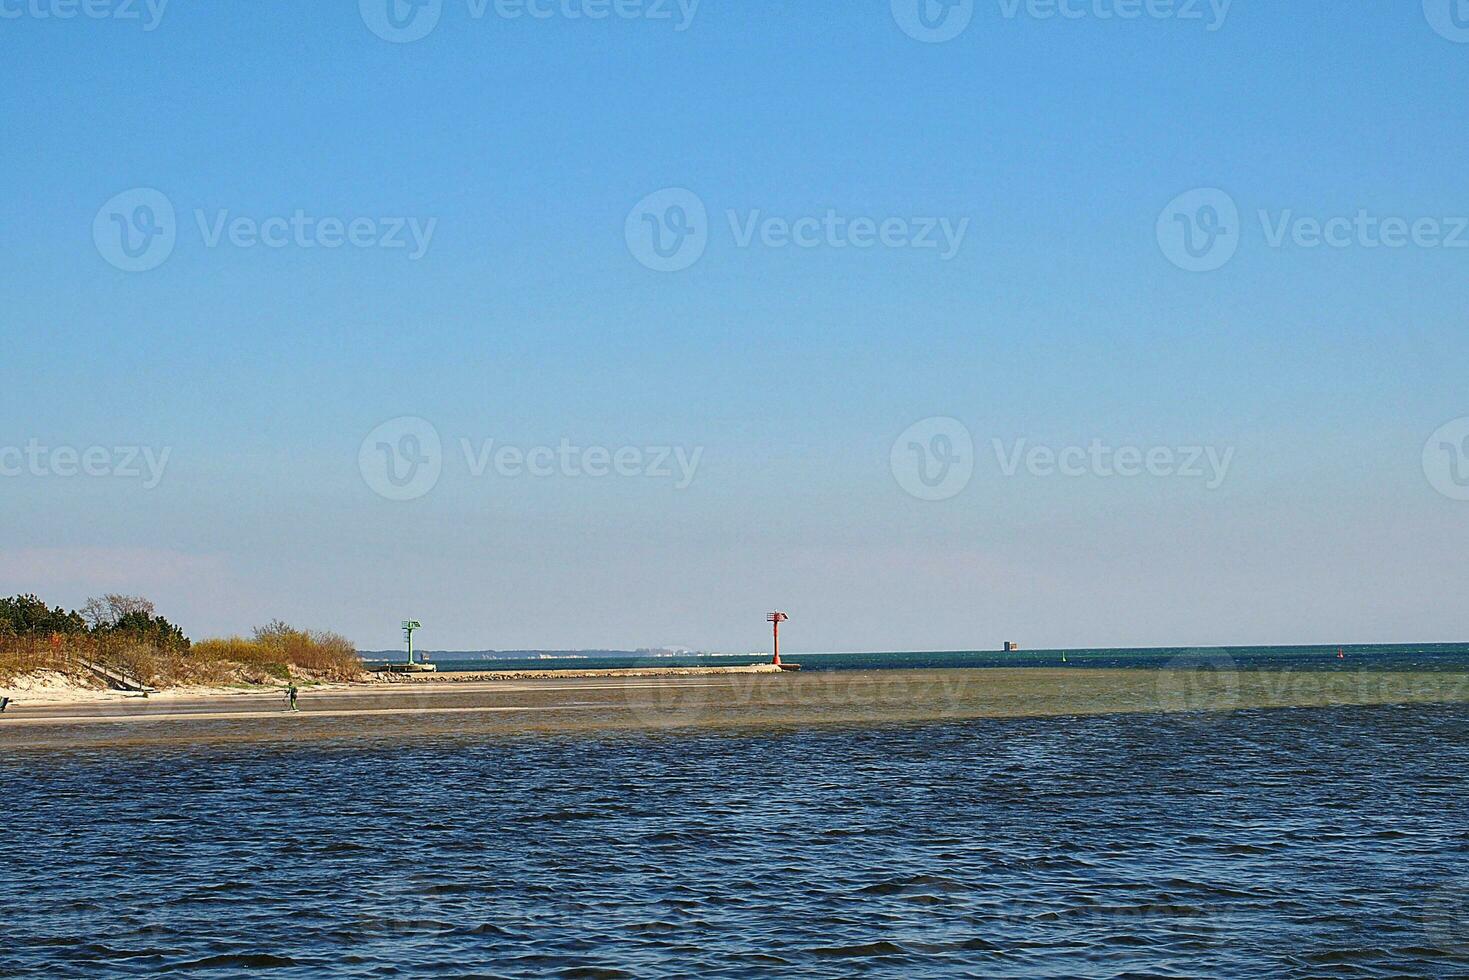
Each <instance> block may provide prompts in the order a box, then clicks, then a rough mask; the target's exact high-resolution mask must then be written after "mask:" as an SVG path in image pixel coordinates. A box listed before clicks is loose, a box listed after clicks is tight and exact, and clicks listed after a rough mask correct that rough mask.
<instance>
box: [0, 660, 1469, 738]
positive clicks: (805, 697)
mask: <svg viewBox="0 0 1469 980" xmlns="http://www.w3.org/2000/svg"><path fill="white" fill-rule="evenodd" d="M1466 701H1469V674H1465V673H1389V672H1378V671H1363V670H1347V669H1343V670H1339V671H1330V670H1322V671H1253V670H1241V671H1228V670H1226V671H1216V670H1208V669H1200V670H1151V669H1127V670H1110V669H1109V670H1087V669H1081V670H1066V669H1045V668H1019V669H1010V668H999V669H986V670H911V671H910V670H880V671H822V672H817V671H811V672H803V673H784V674H769V673H760V674H736V675H729V676H699V677H595V678H577V679H569V678H568V679H552V680H515V681H499V682H464V683H455V684H447V685H446V684H405V685H380V686H366V687H350V688H338V689H331V690H314V691H307V692H305V693H304V694H303V697H302V701H301V711H300V712H299V713H291V712H289V711H288V710H286V705H285V702H284V699H283V698H282V696H281V695H280V693H279V692H271V693H263V694H253V693H252V694H237V695H232V696H229V697H200V698H189V697H186V696H179V697H174V698H171V699H168V700H166V701H157V700H153V699H149V700H143V699H130V700H128V701H125V702H110V703H105V704H91V705H78V704H66V705H46V706H40V705H33V706H25V705H21V706H17V707H13V708H11V710H10V711H8V712H6V714H5V715H4V716H0V749H4V750H19V749H87V748H107V747H115V748H125V747H142V748H146V747H149V746H158V747H163V746H180V745H204V744H212V743H241V742H259V743H308V744H317V743H323V742H340V743H344V744H360V745H363V746H364V747H366V746H377V745H379V744H380V743H382V742H384V741H386V742H393V741H401V740H414V741H418V740H422V739H425V738H473V737H481V736H498V735H512V734H520V733H564V732H600V731H625V730H677V729H684V728H689V729H693V728H712V729H746V730H749V729H771V728H796V727H804V726H812V725H872V724H904V723H920V722H933V721H957V720H964V719H972V718H998V717H1061V716H1078V715H1097V714H1115V713H1128V712H1189V713H1213V712H1225V711H1237V710H1245V709H1257V708H1281V707H1321V706H1328V705H1373V704H1408V703H1438V702H1466Z"/></svg>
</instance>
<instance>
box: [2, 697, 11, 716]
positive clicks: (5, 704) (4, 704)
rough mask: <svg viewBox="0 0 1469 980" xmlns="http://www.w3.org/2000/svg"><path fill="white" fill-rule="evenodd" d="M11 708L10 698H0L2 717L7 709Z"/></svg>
mask: <svg viewBox="0 0 1469 980" xmlns="http://www.w3.org/2000/svg"><path fill="white" fill-rule="evenodd" d="M8 707H10V699H9V698H0V715H3V714H5V709H6V708H8Z"/></svg>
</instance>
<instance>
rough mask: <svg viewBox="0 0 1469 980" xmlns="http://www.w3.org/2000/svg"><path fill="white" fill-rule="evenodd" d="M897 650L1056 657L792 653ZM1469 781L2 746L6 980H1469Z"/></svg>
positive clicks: (992, 755)
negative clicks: (149, 979) (443, 979)
mask: <svg viewBox="0 0 1469 980" xmlns="http://www.w3.org/2000/svg"><path fill="white" fill-rule="evenodd" d="M1344 652H1345V655H1346V657H1347V658H1349V662H1354V663H1355V665H1356V666H1358V667H1369V666H1372V665H1375V666H1377V667H1381V666H1386V665H1392V666H1397V667H1412V668H1414V669H1450V668H1451V667H1454V666H1457V667H1458V668H1459V669H1463V668H1464V667H1465V666H1466V664H1469V658H1466V648H1465V647H1463V646H1457V647H1452V648H1450V647H1431V646H1423V647H1412V648H1408V647H1398V648H1367V647H1349V648H1347V649H1346V650H1345V651H1344ZM1192 655H1193V654H1192V652H1191V651H1187V650H1183V651H1102V650H1094V651H1068V653H1067V663H1068V664H1075V665H1076V666H1086V665H1089V664H1091V665H1097V666H1136V667H1138V668H1139V669H1142V668H1145V667H1148V666H1157V665H1159V664H1167V663H1169V662H1170V661H1173V660H1175V659H1176V658H1178V657H1185V658H1187V657H1189V656H1192ZM1216 655H1217V654H1216ZM893 656H900V657H903V658H907V659H906V660H905V661H903V662H902V664H901V665H902V666H904V667H909V668H911V667H915V666H922V665H923V664H924V663H927V662H930V661H932V662H938V663H941V664H942V665H943V666H954V659H955V658H960V659H965V660H966V662H973V663H975V664H976V665H980V664H983V663H1007V664H1009V663H1016V662H1031V663H1036V664H1046V665H1051V666H1054V665H1056V664H1057V663H1059V656H1057V655H1054V654H1050V653H1021V654H1017V655H1002V654H988V653H986V654H978V653H975V654H946V655H936V654H902V655H885V656H877V655H872V656H870V657H869V656H868V655H862V656H850V655H843V656H840V657H838V656H829V657H817V656H793V657H792V659H802V660H804V661H805V662H806V663H807V664H809V665H810V668H811V669H821V668H826V669H861V668H864V667H872V666H882V665H886V664H890V663H895V661H894V660H892V659H889V658H890V657H893ZM1227 656H1228V657H1229V658H1230V659H1232V660H1234V661H1236V662H1238V663H1240V664H1241V665H1242V666H1245V665H1251V664H1254V663H1255V660H1254V658H1265V659H1268V660H1269V662H1270V663H1271V664H1284V665H1289V666H1293V667H1311V666H1321V667H1329V666H1330V665H1331V664H1334V663H1337V662H1338V661H1337V657H1336V649H1335V648H1331V649H1329V650H1327V649H1324V648H1323V649H1321V650H1295V651H1290V652H1285V653H1282V652H1281V651H1278V650H1277V651H1251V650H1244V649H1235V650H1230V651H1228V653H1227ZM923 658H929V660H928V661H925V660H924V659H923ZM1286 661H1289V662H1288V663H1285V662H1286ZM479 666H482V665H479ZM0 737H3V729H0ZM1466 773H1469V704H1418V705H1382V706H1374V707H1336V708H1315V709H1302V708H1290V709H1275V710H1244V711H1236V712H1233V713H1229V714H1221V715H1198V714H1190V713H1173V714H1169V713H1155V714H1130V715H1114V716H1109V715H1102V716H1092V717H1064V718H1005V719H980V720H974V721H965V722H953V721H943V722H934V723H926V724H900V725H870V726H868V725H847V726H837V727H811V728H802V727H799V726H794V727H787V728H781V729H774V730H768V731H758V732H757V731H727V732H717V733H716V732H710V731H700V730H685V731H657V732H620V733H616V734H609V733H605V732H603V733H582V734H556V735H547V734H535V735H531V734H520V735H508V736H506V735H499V736H495V737H457V738H444V739H433V738H401V739H396V740H393V739H388V738H384V737H375V738H371V739H365V740H354V738H353V737H351V736H350V735H344V736H342V737H338V738H334V739H332V740H328V741H321V740H314V741H310V742H305V743H301V744H299V745H296V744H291V743H282V742H278V741H277V742H271V743H269V744H248V743H244V744H238V745H232V744H228V743H224V744H218V743H211V744H207V745H205V744H200V745H197V746H178V745H169V746H163V747H158V746H152V747H149V748H147V749H141V748H137V749H126V748H97V747H86V746H82V747H77V748H72V749H70V750H66V751H16V752H7V753H4V754H0V801H3V804H0V805H3V812H4V815H5V825H6V831H7V833H6V834H5V835H4V836H3V837H0V910H3V914H0V976H6V977H12V976H34V977H42V976H45V977H110V976H152V975H156V974H168V975H179V976H203V977H236V976H244V975H247V974H248V975H256V974H260V975H266V976H272V977H328V978H334V977H395V976H399V977H401V976H478V977H568V978H572V977H576V978H581V977H606V978H617V977H628V978H643V977H686V976H691V975H697V976H701V977H711V978H712V977H756V976H767V975H769V976H790V977H810V978H831V977H849V976H872V977H901V978H920V980H921V978H936V977H1047V978H1062V977H1068V978H1069V977H1117V978H1122V977H1134V978H1140V977H1177V978H1185V977H1190V978H1191V977H1218V978H1231V980H1233V978H1242V977H1286V978H1308V977H1311V978H1314V977H1326V976H1330V977H1452V976H1469V786H1466Z"/></svg>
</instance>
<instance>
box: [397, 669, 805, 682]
mask: <svg viewBox="0 0 1469 980" xmlns="http://www.w3.org/2000/svg"><path fill="white" fill-rule="evenodd" d="M779 673H781V669H780V668H779V667H777V666H776V665H775V664H749V665H748V666H744V667H617V668H612V669H605V670H574V669H573V670H554V669H552V670H456V671H451V672H447V673H442V674H389V673H385V672H384V673H377V674H374V675H373V681H374V683H379V684H470V683H477V682H484V681H552V680H559V679H562V678H589V677H592V678H595V677H712V676H718V675H725V674H779Z"/></svg>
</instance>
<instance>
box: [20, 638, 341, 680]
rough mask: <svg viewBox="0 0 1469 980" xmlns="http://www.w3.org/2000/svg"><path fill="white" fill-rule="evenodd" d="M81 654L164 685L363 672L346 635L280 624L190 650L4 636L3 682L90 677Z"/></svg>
mask: <svg viewBox="0 0 1469 980" xmlns="http://www.w3.org/2000/svg"><path fill="white" fill-rule="evenodd" d="M77 658H83V659H86V660H91V661H95V662H97V663H101V664H104V665H106V666H108V667H111V668H113V669H115V670H122V671H124V672H126V673H128V674H130V675H132V676H133V677H136V678H138V679H139V680H141V681H143V682H144V683H146V684H150V685H152V686H154V687H159V688H166V687H178V686H182V685H202V686H221V685H226V684H237V683H248V684H271V683H281V682H284V681H287V680H291V679H293V678H294V679H299V680H321V681H327V680H333V681H335V680H353V679H356V678H359V677H361V676H362V673H363V671H362V661H361V660H360V659H359V658H358V656H357V652H356V650H355V649H354V648H353V646H352V644H351V643H350V642H349V641H348V640H346V639H345V638H344V637H341V636H338V635H336V634H334V633H318V632H313V631H308V630H296V629H292V628H290V627H286V626H282V625H281V624H272V626H270V627H267V628H265V629H262V630H258V631H257V635H256V637H255V638H254V639H244V638H241V637H232V638H229V639H222V640H204V641H202V642H199V643H195V644H194V645H193V646H192V647H190V648H187V649H186V648H183V647H167V646H157V645H154V644H151V643H146V642H140V641H138V640H136V639H129V638H126V637H117V636H104V637H97V636H91V635H84V636H64V637H55V638H47V639H42V638H35V637H0V685H3V684H6V683H9V682H11V681H13V680H14V679H15V678H17V677H20V676H23V675H25V674H30V673H34V672H35V671H41V670H54V671H59V672H60V673H63V674H66V675H67V676H70V677H75V678H77V679H78V680H79V681H82V682H88V681H90V679H91V675H90V674H89V673H88V672H87V671H86V670H85V669H84V668H82V667H80V666H79V665H78V664H77V662H76V661H77Z"/></svg>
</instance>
